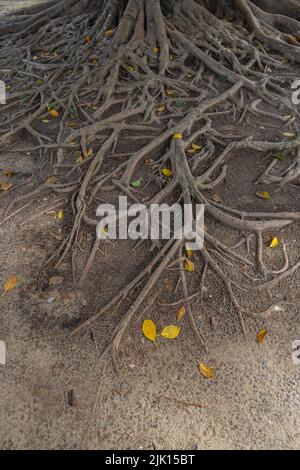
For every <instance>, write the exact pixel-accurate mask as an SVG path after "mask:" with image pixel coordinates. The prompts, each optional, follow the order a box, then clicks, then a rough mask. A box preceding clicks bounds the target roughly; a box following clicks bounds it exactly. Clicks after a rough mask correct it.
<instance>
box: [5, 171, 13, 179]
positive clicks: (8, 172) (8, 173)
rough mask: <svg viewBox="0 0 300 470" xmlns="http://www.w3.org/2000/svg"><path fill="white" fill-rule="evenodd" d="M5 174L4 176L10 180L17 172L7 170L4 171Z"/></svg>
mask: <svg viewBox="0 0 300 470" xmlns="http://www.w3.org/2000/svg"><path fill="white" fill-rule="evenodd" d="M3 174H4V176H7V177H8V178H11V177H12V176H13V175H14V174H15V172H14V171H11V170H5V171H3Z"/></svg>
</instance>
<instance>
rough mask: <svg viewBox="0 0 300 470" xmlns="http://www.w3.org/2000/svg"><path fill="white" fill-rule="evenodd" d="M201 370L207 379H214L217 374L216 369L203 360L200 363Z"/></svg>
mask: <svg viewBox="0 0 300 470" xmlns="http://www.w3.org/2000/svg"><path fill="white" fill-rule="evenodd" d="M198 368H199V372H200V374H202V375H203V377H205V378H206V379H209V380H211V379H213V378H214V376H215V371H214V370H213V369H211V367H208V366H207V365H205V364H203V362H199V364H198Z"/></svg>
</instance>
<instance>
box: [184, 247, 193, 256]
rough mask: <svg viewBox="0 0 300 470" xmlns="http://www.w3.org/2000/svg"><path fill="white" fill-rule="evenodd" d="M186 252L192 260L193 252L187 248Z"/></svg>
mask: <svg viewBox="0 0 300 470" xmlns="http://www.w3.org/2000/svg"><path fill="white" fill-rule="evenodd" d="M185 252H186V255H187V257H188V258H191V257H192V256H193V250H191V249H190V248H186V249H185Z"/></svg>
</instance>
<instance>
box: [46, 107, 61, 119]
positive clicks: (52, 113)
mask: <svg viewBox="0 0 300 470" xmlns="http://www.w3.org/2000/svg"><path fill="white" fill-rule="evenodd" d="M48 112H49V114H50V116H52V117H54V118H57V117H58V116H59V112H58V111H56V109H49V110H48Z"/></svg>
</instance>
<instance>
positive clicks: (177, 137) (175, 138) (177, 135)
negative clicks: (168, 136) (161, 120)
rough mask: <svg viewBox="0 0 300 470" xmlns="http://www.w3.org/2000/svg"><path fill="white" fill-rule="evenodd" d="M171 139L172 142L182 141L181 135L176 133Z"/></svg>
mask: <svg viewBox="0 0 300 470" xmlns="http://www.w3.org/2000/svg"><path fill="white" fill-rule="evenodd" d="M172 139H173V140H181V139H182V134H179V133H178V132H176V133H175V134H173V136H172Z"/></svg>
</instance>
